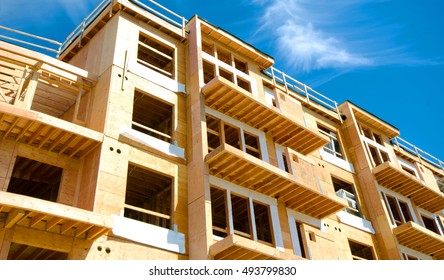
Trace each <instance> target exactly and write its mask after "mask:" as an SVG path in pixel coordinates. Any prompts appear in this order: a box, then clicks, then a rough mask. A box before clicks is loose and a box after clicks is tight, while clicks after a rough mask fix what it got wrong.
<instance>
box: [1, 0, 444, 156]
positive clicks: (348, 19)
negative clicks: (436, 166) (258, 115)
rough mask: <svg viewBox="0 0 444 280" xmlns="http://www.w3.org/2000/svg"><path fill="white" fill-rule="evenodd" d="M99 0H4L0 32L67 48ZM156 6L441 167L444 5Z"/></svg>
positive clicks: (437, 1) (430, 0) (244, 2)
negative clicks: (370, 117)
mask: <svg viewBox="0 0 444 280" xmlns="http://www.w3.org/2000/svg"><path fill="white" fill-rule="evenodd" d="M140 1H141V2H146V1H147V0H140ZM99 2H100V0H84V1H80V0H78V1H71V0H40V1H39V0H35V1H29V0H2V5H1V6H0V25H4V26H8V27H11V28H15V29H19V30H22V31H26V32H30V33H33V34H36V35H40V36H44V37H47V38H51V39H54V40H57V41H63V40H64V39H65V37H66V36H67V35H68V34H69V33H70V32H71V31H72V30H73V29H74V27H75V26H76V25H77V24H79V23H80V22H81V21H82V20H83V18H84V17H85V16H86V15H87V14H88V13H89V12H90V11H92V9H93V8H94V7H95V6H96V5H97V4H98V3H99ZM157 2H158V3H160V4H162V5H164V6H166V7H168V8H169V9H171V10H173V11H174V12H176V13H178V14H180V15H183V16H184V17H186V18H191V17H192V16H193V15H194V14H198V15H199V16H200V17H201V18H204V19H206V20H207V21H209V22H211V23H212V24H214V25H217V26H219V27H221V28H223V29H225V30H226V31H228V32H230V33H232V34H234V35H236V36H237V37H239V38H241V39H243V40H244V41H246V42H248V43H250V44H252V45H253V46H255V47H256V48H258V49H260V50H262V51H263V52H265V53H267V54H269V55H270V56H272V57H274V58H275V61H276V63H275V67H276V68H278V69H280V70H282V71H284V72H286V73H287V74H289V75H290V76H292V77H294V78H296V79H298V80H300V81H302V82H304V83H306V84H308V85H309V86H311V87H312V88H314V89H315V90H317V91H319V92H321V93H322V94H324V95H326V96H328V97H330V98H332V99H334V100H336V101H337V102H339V103H341V102H343V101H345V100H351V101H352V102H353V103H355V104H357V105H358V106H360V107H362V108H364V109H366V110H367V111H370V112H371V113H373V114H375V115H376V116H378V117H380V118H381V119H383V120H385V121H386V122H388V123H391V124H392V125H394V126H396V127H397V128H399V129H400V131H401V137H402V138H404V139H405V140H407V141H409V142H411V143H413V144H415V145H416V146H418V147H419V148H421V149H423V150H425V151H427V152H429V153H431V154H432V155H434V156H436V157H438V158H440V159H441V160H442V161H444V149H443V145H442V144H443V143H444V131H443V129H444V125H443V121H444V118H443V114H442V111H443V110H444V102H443V101H444V97H443V95H444V16H443V14H442V12H443V11H444V1H442V0H426V1H419V0H373V1H372V0H329V1H325V0H236V1H234V0H224V1H208V0H207V1H204V0H158V1H157ZM0 34H2V33H1V32H0Z"/></svg>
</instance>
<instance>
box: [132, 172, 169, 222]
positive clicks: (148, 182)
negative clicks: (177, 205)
mask: <svg viewBox="0 0 444 280" xmlns="http://www.w3.org/2000/svg"><path fill="white" fill-rule="evenodd" d="M172 195H173V179H172V178H170V177H167V176H164V175H162V174H159V173H157V172H154V171H150V170H147V169H144V168H140V167H137V166H134V165H131V164H130V165H129V166H128V176H127V184H126V195H125V211H124V216H125V217H127V218H130V219H134V220H138V221H140V222H145V223H148V224H152V225H156V226H160V227H164V228H171V215H172V209H173V207H172V203H173V202H172Z"/></svg>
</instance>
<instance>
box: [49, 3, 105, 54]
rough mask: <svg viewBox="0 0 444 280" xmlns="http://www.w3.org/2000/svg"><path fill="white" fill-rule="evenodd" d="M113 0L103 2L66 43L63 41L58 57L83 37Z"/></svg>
mask: <svg viewBox="0 0 444 280" xmlns="http://www.w3.org/2000/svg"><path fill="white" fill-rule="evenodd" d="M111 2H112V0H103V1H102V2H100V3H99V5H97V7H95V8H94V10H93V11H92V12H91V13H90V14H89V15H87V16H86V17H85V18H84V19H83V21H82V22H81V23H80V24H79V25H78V26H77V27H76V28H74V30H73V31H72V32H71V34H69V35H68V36H67V37H66V39H65V41H63V43H62V45H61V46H60V49H59V52H58V53H57V57H58V56H59V55H60V54H61V53H63V52H64V51H65V50H66V49H67V48H68V47H69V46H70V45H71V44H72V43H73V42H74V41H75V40H76V39H77V38H78V37H79V36H80V38H81V37H83V32H85V29H86V28H87V27H88V26H89V25H90V24H91V23H92V22H93V21H94V20H95V19H96V18H97V17H98V16H99V15H100V14H101V13H102V12H103V11H104V10H105V9H106V7H108V5H110V4H111Z"/></svg>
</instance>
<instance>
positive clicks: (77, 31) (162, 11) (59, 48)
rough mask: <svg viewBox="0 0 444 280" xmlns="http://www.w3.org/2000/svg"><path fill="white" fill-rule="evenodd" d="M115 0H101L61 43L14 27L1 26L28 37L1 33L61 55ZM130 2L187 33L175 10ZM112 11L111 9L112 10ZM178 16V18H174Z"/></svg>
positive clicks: (14, 40)
mask: <svg viewBox="0 0 444 280" xmlns="http://www.w3.org/2000/svg"><path fill="white" fill-rule="evenodd" d="M112 1H113V0H103V1H101V2H100V3H99V4H98V5H97V6H96V7H95V8H94V10H93V11H92V12H91V13H89V14H88V15H87V16H86V17H85V18H84V19H83V21H82V22H81V23H80V24H79V25H78V26H77V27H76V28H74V30H73V31H72V32H71V33H70V34H69V35H68V36H67V37H66V39H65V40H64V41H63V42H62V43H60V42H58V41H55V40H51V39H48V38H44V37H40V36H37V35H33V34H30V33H26V32H23V31H19V30H15V29H12V28H8V27H4V26H0V29H3V30H6V31H7V32H11V33H14V34H16V35H23V36H24V37H27V39H26V40H25V39H23V40H22V39H18V38H14V37H11V36H6V35H0V38H1V39H4V40H7V41H11V42H15V43H19V44H22V45H28V46H32V47H35V48H39V49H43V50H46V51H49V52H52V53H55V54H56V57H59V56H60V54H61V53H63V52H64V51H65V50H66V49H67V48H68V47H69V46H70V45H71V44H72V43H73V42H74V41H75V40H76V39H77V38H79V37H80V38H82V36H83V33H84V32H85V29H86V28H87V27H88V26H89V25H90V24H91V23H92V22H93V21H94V20H95V19H96V18H97V17H98V16H99V15H100V14H101V13H102V12H103V11H104V10H106V9H107V8H108V7H109V6H110V5H111V3H112ZM128 1H129V2H131V3H133V4H135V5H137V6H138V7H141V8H142V9H144V10H146V11H148V12H150V13H152V14H154V15H155V16H157V17H159V18H160V19H162V20H165V21H166V22H168V23H170V24H172V25H174V26H176V27H179V28H181V29H182V30H183V34H185V25H186V24H187V22H188V21H187V20H186V19H185V18H184V17H183V16H180V15H178V14H176V13H174V12H173V11H171V10H169V9H167V8H165V7H164V6H162V5H160V4H159V3H157V2H155V1H152V0H146V1H147V2H148V3H149V4H150V5H151V6H152V7H150V6H148V5H147V4H144V3H142V2H141V1H138V0H128ZM110 13H111V10H110ZM172 17H173V18H176V19H172ZM33 39H36V40H40V41H44V42H47V43H50V44H51V45H52V46H54V47H47V46H43V45H42V44H41V43H33V42H31V41H32V40H33Z"/></svg>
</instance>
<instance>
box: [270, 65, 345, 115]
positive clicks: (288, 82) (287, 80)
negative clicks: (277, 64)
mask: <svg viewBox="0 0 444 280" xmlns="http://www.w3.org/2000/svg"><path fill="white" fill-rule="evenodd" d="M263 73H264V74H265V75H267V76H268V77H270V78H271V79H272V80H273V81H274V82H275V83H278V84H281V85H283V86H284V87H285V89H286V91H287V93H288V94H289V95H290V96H292V97H295V98H296V99H297V100H301V97H302V100H303V101H305V103H306V104H317V105H320V106H322V107H323V108H325V109H327V110H328V111H331V112H334V113H335V114H337V116H338V119H339V120H340V121H342V118H341V115H340V112H339V109H338V103H337V102H336V101H334V100H333V99H330V98H328V97H327V96H325V95H323V94H321V93H319V92H317V91H316V90H314V89H312V88H311V87H309V86H307V85H306V84H304V83H301V82H300V81H298V80H296V79H295V78H292V77H291V76H288V75H287V74H285V73H284V72H282V71H280V70H278V69H276V68H274V67H270V68H269V69H267V70H264V71H263Z"/></svg>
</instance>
